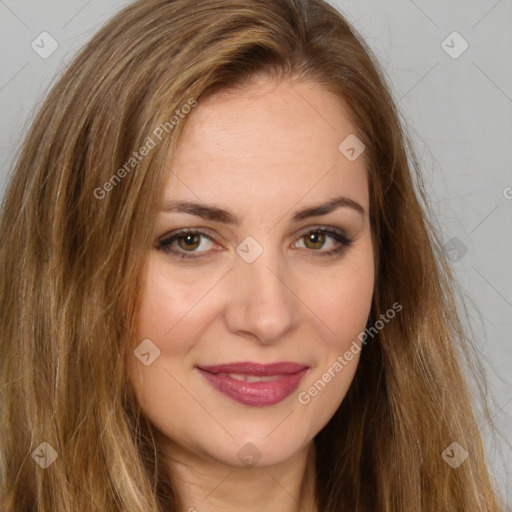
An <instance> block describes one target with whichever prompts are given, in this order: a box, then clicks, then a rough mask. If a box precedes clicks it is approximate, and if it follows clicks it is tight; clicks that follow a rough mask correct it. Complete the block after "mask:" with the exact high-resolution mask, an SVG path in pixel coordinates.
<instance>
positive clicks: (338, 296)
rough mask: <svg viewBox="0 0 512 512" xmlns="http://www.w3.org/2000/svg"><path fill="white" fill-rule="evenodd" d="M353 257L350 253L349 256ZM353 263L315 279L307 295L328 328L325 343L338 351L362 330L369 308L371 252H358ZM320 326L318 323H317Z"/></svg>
mask: <svg viewBox="0 0 512 512" xmlns="http://www.w3.org/2000/svg"><path fill="white" fill-rule="evenodd" d="M353 256H354V255H353ZM353 259H354V260H356V264H352V265H349V264H347V265H345V266H343V265H340V266H339V268H337V269H334V270H333V272H332V273H331V274H329V275H324V276H323V277H322V278H321V279H320V280H318V279H317V286H316V287H315V293H314V294H309V297H310V301H311V304H312V306H311V309H312V310H313V311H314V312H315V313H316V314H317V315H318V319H319V321H321V323H322V324H323V325H324V328H323V329H322V332H325V326H327V327H328V328H329V329H328V335H327V336H326V337H325V338H324V340H325V343H326V344H327V345H328V346H329V347H330V348H331V349H336V350H338V351H341V350H343V351H344V350H346V348H345V347H346V346H349V345H350V344H351V342H352V340H353V339H354V338H357V335H358V334H359V333H360V332H361V331H364V328H365V327H366V323H367V320H368V316H369V314H370V310H371V304H372V297H373V290H374V266H373V259H372V257H371V252H363V251H361V252H358V253H357V254H356V255H355V257H354V258H353ZM319 327H320V326H319Z"/></svg>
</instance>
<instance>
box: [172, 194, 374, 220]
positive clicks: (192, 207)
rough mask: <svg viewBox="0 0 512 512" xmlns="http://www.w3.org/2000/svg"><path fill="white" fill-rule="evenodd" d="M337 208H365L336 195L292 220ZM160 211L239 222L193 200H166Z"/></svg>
mask: <svg viewBox="0 0 512 512" xmlns="http://www.w3.org/2000/svg"><path fill="white" fill-rule="evenodd" d="M338 208H351V209H353V210H355V211H356V212H358V213H360V214H361V215H362V216H363V217H364V215H365V213H366V211H365V209H364V208H363V207H362V206H361V205H360V204H359V203H358V202H357V201H354V200H353V199H350V198H349V197H346V196H338V197H335V198H333V199H330V200H329V201H327V202H325V203H321V204H318V205H315V206H308V207H306V208H302V209H300V210H297V211H296V212H295V213H294V214H293V217H292V220H293V222H299V221H301V220H304V219H307V218H308V217H316V216H320V215H327V214H328V213H331V212H333V211H334V210H337V209H338ZM162 211H164V212H178V213H188V214H191V215H195V216H197V217H201V218H203V219H207V220H211V221H215V222H221V223H223V224H232V225H235V226H239V225H240V224H241V220H240V218H239V217H238V216H236V215H235V214H234V213H232V212H230V211H228V210H225V209H223V208H219V207H217V206H214V205H206V204H203V203H196V202H193V201H167V202H166V203H165V204H164V207H163V208H162Z"/></svg>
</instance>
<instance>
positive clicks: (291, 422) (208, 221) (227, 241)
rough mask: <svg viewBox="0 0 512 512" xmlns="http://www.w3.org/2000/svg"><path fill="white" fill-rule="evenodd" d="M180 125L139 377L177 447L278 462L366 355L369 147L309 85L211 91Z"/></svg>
mask: <svg viewBox="0 0 512 512" xmlns="http://www.w3.org/2000/svg"><path fill="white" fill-rule="evenodd" d="M186 123H187V124H186V126H185V128H184V132H183V134H182V137H181V139H180V144H179V149H178V151H177V152H176V154H175V159H174V160H173V161H172V162H170V172H169V178H168V181H167V184H166V187H165V191H164V196H165V207H164V209H163V210H162V211H161V212H160V214H159V217H158V221H157V224H156V226H155V227H154V241H155V245H158V244H159V243H161V245H159V248H158V249H157V248H155V249H152V251H151V253H150V255H149V259H148V263H147V267H146V273H145V280H144V284H143V298H142V304H141V310H140V323H139V325H138V333H137V334H138V343H142V344H141V345H140V346H138V348H137V349H136V350H135V352H134V354H135V355H134V354H132V355H131V356H130V375H131V379H132V382H133V384H134V387H135V390H136V394H137V399H138V400H139V402H140V404H141V407H142V409H143V411H144V413H145V414H146V416H147V417H148V418H149V419H150V421H151V422H152V424H153V425H154V426H155V427H156V428H157V430H158V431H159V435H160V434H161V435H162V437H163V439H164V442H165V443H166V444H167V446H168V447H169V448H171V450H173V451H174V452H173V453H176V452H179V451H180V450H182V453H187V454H189V455H191V456H193V457H200V458H202V459H205V458H206V459H208V460H213V461H217V462H221V463H224V464H228V465H236V466H242V465H244V464H245V465H257V466H266V465H271V464H276V463H278V462H280V461H284V460H286V459H288V458H290V457H291V456H292V455H293V454H295V453H297V452H298V451H299V450H300V449H302V448H304V447H305V446H306V445H308V444H309V443H310V442H311V441H312V439H313V437H314V436H315V435H316V434H317V433H318V432H319V431H320V430H321V429H322V427H324V425H325V424H326V423H327V422H328V421H329V419H330V418H331V417H332V416H333V414H334V413H335V411H336V409H337V408H338V406H339V405H340V403H341V402H342V400H343V398H344V396H345V394H346V392H347V389H348V387H349V385H350V383H351V381H352V379H353V376H354V373H355V370H356V366H357V364H358V359H359V351H358V350H357V349H356V348H355V347H357V345H356V344H354V343H353V342H354V340H356V341H357V336H358V335H359V334H360V333H361V332H362V331H363V330H364V328H365V326H366V322H367V319H368V315H369V313H370V307H371V300H372V293H373V287H374V264H373V252H372V243H371V232H370V222H369V216H368V212H369V194H368V179H367V171H366V168H365V160H364V153H363V154H361V155H360V156H359V157H357V155H358V153H359V152H360V151H361V149H362V148H361V147H359V146H357V140H356V139H354V138H353V134H354V133H355V127H354V126H353V125H352V124H351V122H350V121H349V118H348V116H347V110H346V109H345V107H344V106H343V104H342V103H341V102H340V100H339V99H338V98H337V97H336V96H334V95H333V94H332V93H329V92H326V91H325V90H323V89H322V88H320V87H319V86H317V85H314V84H312V83H300V84H294V85H293V87H292V86H290V85H289V84H288V82H286V81H283V82H280V83H278V84H277V85H276V83H274V82H270V81H269V80H263V81H260V82H258V83H257V84H255V85H253V86H251V87H246V88H244V89H243V90H239V91H238V92H237V93H231V94H229V95H228V94H226V93H221V94H217V95H215V96H212V97H210V98H208V99H206V100H204V101H201V102H199V104H198V105H197V107H196V108H195V109H194V110H193V112H192V113H191V114H189V118H188V119H187V120H186ZM349 136H350V138H349V139H347V137H349ZM345 139H347V140H346V141H345ZM343 141H345V142H344V143H343V144H342V145H341V148H339V146H340V143H342V142H343ZM352 148H353V151H352ZM356 157H357V158H356ZM343 198H344V199H343ZM183 229H187V230H189V231H188V232H187V233H183V232H181V233H180V231H181V230H183ZM198 231H199V233H198ZM308 232H310V233H309V234H308ZM347 240H350V243H349V244H348V245H346V243H347ZM143 340H146V341H144V342H143ZM148 340H150V341H148ZM358 343H359V342H358ZM351 347H352V348H351ZM158 350H159V352H158ZM347 351H350V352H351V353H352V355H353V357H352V359H351V360H348V359H349V358H347V357H345V356H344V354H345V353H346V352H347ZM341 361H343V362H341ZM277 363H280V365H279V366H274V367H272V366H269V365H276V364H277ZM281 363H286V364H281ZM228 365H239V366H228ZM340 367H341V369H340ZM246 379H248V380H246Z"/></svg>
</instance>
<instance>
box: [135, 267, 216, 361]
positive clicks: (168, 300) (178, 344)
mask: <svg viewBox="0 0 512 512" xmlns="http://www.w3.org/2000/svg"><path fill="white" fill-rule="evenodd" d="M170 269H172V267H171V266H169V265H165V262H162V261H160V260H159V259H157V258H155V259H154V260H152V259H151V258H150V262H149V265H148V269H147V273H146V277H145V280H144V289H143V293H142V303H141V306H140V316H139V324H138V328H137V336H138V339H140V340H142V339H145V338H150V339H151V340H153V341H154V342H155V343H156V344H157V345H158V346H159V348H160V349H161V351H162V353H163V354H164V353H175V354H181V353H183V352H184V351H186V350H187V348H188V345H189V341H188V340H190V339H197V338H198V335H199V332H200V331H201V322H200V321H198V315H199V316H201V315H202V314H203V315H204V314H205V313H206V312H205V311H204V308H205V306H206V305H207V301H202V300H201V299H202V298H204V297H205V296H206V295H207V293H208V290H209V289H210V288H211V287H212V283H210V282H209V280H208V276H203V277H206V279H198V278H197V276H193V275H190V276H188V275H187V274H183V273H182V274H181V275H180V274H178V273H177V272H176V270H174V271H173V272H171V271H170ZM192 320H193V321H192ZM171 339H172V343H169V340H171Z"/></svg>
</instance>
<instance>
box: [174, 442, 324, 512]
mask: <svg viewBox="0 0 512 512" xmlns="http://www.w3.org/2000/svg"><path fill="white" fill-rule="evenodd" d="M166 444H167V445H169V442H168V440H167V443H166ZM166 452H167V453H172V456H169V457H168V458H166V459H165V464H166V467H167V469H168V470H169V471H170V474H171V475H172V479H173V483H174V486H175V489H176V491H177V494H178V498H179V499H178V502H179V503H181V507H180V512H219V511H222V512H232V511H233V512H234V511H236V512H239V511H240V510H244V511H245V512H261V510H265V511H268V512H299V511H300V512H306V511H307V512H317V510H318V509H317V506H316V500H315V480H316V479H315V474H316V467H315V454H316V450H315V445H314V442H311V443H310V444H309V445H307V446H305V447H303V448H302V449H301V450H299V451H298V452H296V453H295V454H293V455H292V456H291V457H290V458H289V459H287V460H285V461H282V462H280V463H278V464H275V465H272V466H267V467H261V468H260V467H235V466H228V465H225V464H222V463H220V462H218V461H213V460H211V459H206V458H202V457H200V456H199V455H196V454H194V453H191V452H189V451H187V450H186V449H184V448H183V447H181V446H178V445H176V444H173V445H172V446H168V448H167V449H166Z"/></svg>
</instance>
